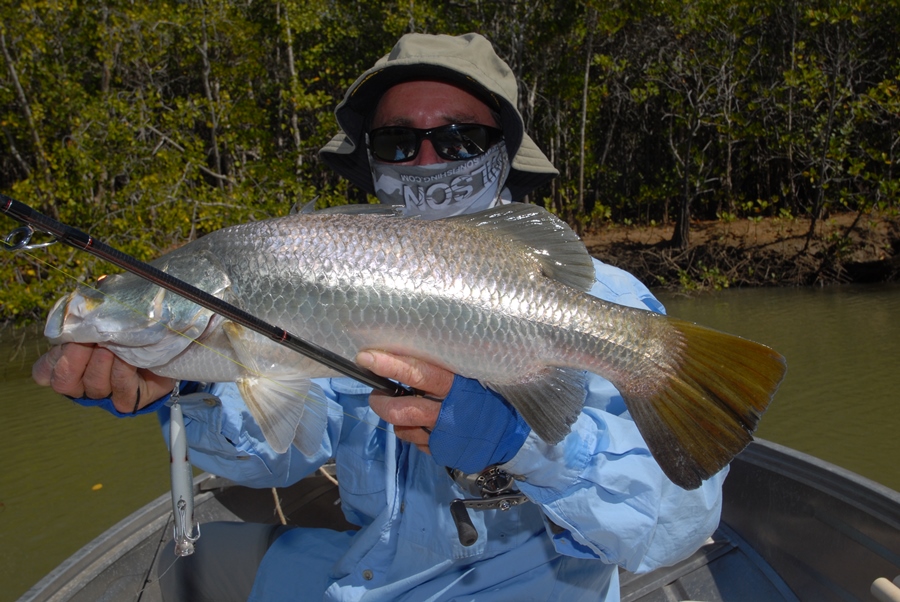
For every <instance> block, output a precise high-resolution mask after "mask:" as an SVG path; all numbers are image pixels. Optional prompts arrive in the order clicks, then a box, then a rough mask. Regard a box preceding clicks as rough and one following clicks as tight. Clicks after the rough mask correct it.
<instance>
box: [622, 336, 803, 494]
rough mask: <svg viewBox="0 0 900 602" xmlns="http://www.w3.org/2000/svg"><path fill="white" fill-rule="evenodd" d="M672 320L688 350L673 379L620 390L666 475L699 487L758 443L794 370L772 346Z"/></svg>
mask: <svg viewBox="0 0 900 602" xmlns="http://www.w3.org/2000/svg"><path fill="white" fill-rule="evenodd" d="M668 322H669V324H670V326H671V327H672V328H673V330H674V332H675V333H676V335H677V336H678V337H679V338H680V339H681V340H682V344H681V345H680V354H676V359H675V360H674V361H672V363H671V366H670V367H669V369H668V370H667V371H666V372H667V375H666V376H665V377H664V378H663V379H662V382H661V383H660V384H658V385H657V386H655V387H652V388H651V387H647V386H646V385H647V383H646V382H638V381H637V379H636V380H635V382H633V383H631V386H627V385H626V386H624V387H620V391H622V394H623V397H624V398H625V401H626V404H627V406H628V409H629V411H630V412H631V415H632V417H633V418H634V421H635V423H636V424H637V426H638V429H639V430H640V431H641V434H642V435H643V436H644V439H645V440H646V441H647V445H648V447H649V448H650V451H651V453H652V454H653V456H654V458H656V460H657V462H658V463H659V465H660V466H661V467H662V469H663V472H664V473H665V474H666V476H667V477H669V479H670V480H671V481H672V482H674V483H675V484H677V485H679V486H680V487H683V488H684V489H696V488H697V487H699V486H700V484H701V483H702V481H703V480H704V479H707V478H709V477H711V476H712V475H714V474H716V473H717V472H719V471H720V470H721V469H722V468H724V467H725V466H726V465H728V463H729V462H731V460H732V459H733V458H734V456H735V455H737V454H738V453H739V452H740V451H741V450H742V449H744V447H746V446H747V444H749V443H750V441H751V440H752V437H751V434H752V433H753V431H755V430H756V427H757V425H758V424H759V420H760V418H761V417H762V415H763V413H764V412H765V411H766V408H767V407H768V405H769V402H770V401H771V400H772V397H773V396H774V394H775V391H776V390H777V389H778V385H779V384H780V383H781V380H782V378H783V377H784V374H785V371H786V365H785V360H784V358H783V357H782V356H781V355H779V354H778V353H776V352H775V351H773V350H772V349H770V348H769V347H766V346H765V345H761V344H759V343H754V342H753V341H748V340H746V339H743V338H740V337H736V336H733V335H729V334H725V333H722V332H718V331H716V330H711V329H709V328H704V327H702V326H698V325H696V324H692V323H690V322H685V321H682V320H676V319H671V318H670V319H668ZM622 389H625V390H622Z"/></svg>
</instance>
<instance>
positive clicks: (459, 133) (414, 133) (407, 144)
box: [369, 123, 503, 163]
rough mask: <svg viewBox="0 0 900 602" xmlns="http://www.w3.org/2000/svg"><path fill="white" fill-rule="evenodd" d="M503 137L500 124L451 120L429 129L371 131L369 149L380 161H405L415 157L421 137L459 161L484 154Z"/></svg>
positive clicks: (395, 128)
mask: <svg viewBox="0 0 900 602" xmlns="http://www.w3.org/2000/svg"><path fill="white" fill-rule="evenodd" d="M502 139H503V132H501V131H500V130H498V129H497V128H492V127H489V126H486V125H479V124H477V123H451V124H448V125H442V126H440V127H436V128H431V129H428V130H420V129H418V128H410V127H403V126H390V127H384V128H376V129H374V130H372V131H371V132H369V149H370V150H371V151H372V156H374V157H375V158H376V159H378V160H379V161H384V162H385V163H402V162H404V161H412V160H413V159H415V158H416V155H418V154H419V149H420V148H421V147H422V140H430V141H431V145H432V146H433V147H434V150H435V152H437V154H438V156H439V157H441V158H442V159H446V160H448V161H459V160H462V159H471V158H473V157H477V156H479V155H483V154H484V153H486V152H487V151H488V149H489V148H491V147H492V146H493V145H494V144H496V143H497V142H499V141H500V140H502Z"/></svg>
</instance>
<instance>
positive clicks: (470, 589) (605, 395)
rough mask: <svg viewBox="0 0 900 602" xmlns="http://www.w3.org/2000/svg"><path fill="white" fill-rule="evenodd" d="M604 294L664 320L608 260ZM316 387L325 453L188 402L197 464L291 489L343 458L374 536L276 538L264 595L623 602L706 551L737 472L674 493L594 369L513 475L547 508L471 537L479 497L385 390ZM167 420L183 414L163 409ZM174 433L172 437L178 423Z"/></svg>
mask: <svg viewBox="0 0 900 602" xmlns="http://www.w3.org/2000/svg"><path fill="white" fill-rule="evenodd" d="M595 266H596V272H597V283H596V284H595V286H594V288H593V289H592V291H591V292H592V294H594V295H596V296H598V297H601V298H603V299H606V300H608V301H612V302H615V303H619V304H623V305H629V306H632V307H642V308H649V309H652V310H655V311H662V307H661V305H660V304H659V302H658V301H656V299H655V298H653V296H652V295H651V294H650V292H649V291H648V290H647V289H646V288H645V287H644V286H643V285H641V284H640V283H639V282H638V281H637V280H635V279H634V278H633V277H632V276H630V275H629V274H627V273H626V272H623V271H621V270H618V269H616V268H613V267H611V266H608V265H605V264H602V263H599V262H596V263H595ZM317 383H318V384H319V385H320V386H321V387H322V389H323V390H324V391H325V394H326V397H327V398H328V400H329V408H328V428H327V432H326V436H325V438H324V440H323V442H322V446H321V448H320V449H319V451H318V453H317V454H315V455H314V456H313V457H306V456H304V455H303V454H302V453H300V452H299V451H298V450H297V449H295V448H293V447H292V448H291V450H290V451H289V452H287V453H285V454H276V453H275V452H274V451H273V450H272V449H271V448H270V447H269V446H268V445H267V444H266V443H265V440H264V438H263V436H262V434H261V431H260V429H259V427H258V426H257V425H256V424H255V423H254V422H253V419H252V418H251V416H250V414H249V411H248V410H247V408H246V406H245V405H244V403H243V401H242V400H241V398H240V396H239V394H238V393H237V389H236V387H235V386H234V385H233V384H230V383H218V384H216V385H213V386H212V390H211V392H213V393H215V394H216V395H218V396H219V398H220V399H221V402H222V403H221V404H220V405H216V406H203V405H199V406H188V407H186V408H185V414H186V428H187V434H188V439H189V442H190V445H191V461H192V462H193V463H194V464H195V465H196V466H198V467H200V468H202V469H204V470H208V471H210V472H213V473H215V474H218V475H220V476H225V477H228V478H230V479H232V480H234V481H236V482H238V483H242V484H245V485H249V486H255V487H273V486H286V485H290V484H292V483H295V482H297V481H298V480H299V479H301V478H303V477H304V476H306V475H308V474H310V473H311V472H313V471H314V470H315V469H316V468H317V467H318V466H320V465H321V464H322V463H323V462H325V461H326V460H328V459H329V458H331V457H333V458H335V461H336V467H337V476H338V481H339V483H340V497H341V507H342V508H343V511H344V513H345V515H346V516H347V518H348V520H349V521H350V522H352V523H354V524H356V525H359V526H360V527H361V529H360V530H359V531H358V532H351V533H339V532H336V531H330V530H322V529H294V530H291V531H288V532H287V533H285V534H284V535H282V536H281V537H280V538H279V539H278V540H276V541H275V543H274V544H273V546H272V547H271V548H270V550H269V552H268V553H267V554H266V556H265V558H264V560H263V562H262V565H261V566H260V568H259V571H258V573H257V578H256V582H255V584H254V590H253V595H252V596H251V599H252V600H266V601H271V600H282V599H284V600H294V599H296V598H297V595H298V592H302V593H303V599H319V598H320V597H321V598H323V599H326V600H415V601H421V600H470V599H477V600H495V599H496V600H510V599H520V600H579V599H585V600H592V601H596V600H598V599H599V600H618V599H619V593H618V576H617V570H616V565H620V566H623V567H625V568H626V569H628V570H630V571H635V572H639V571H647V570H652V569H653V568H656V567H658V566H662V565H666V564H671V563H673V562H676V561H678V560H680V559H681V558H683V557H685V556H686V555H688V554H690V553H692V552H693V551H694V550H695V549H697V548H698V547H699V546H700V545H701V544H702V543H703V542H704V541H705V540H706V539H707V537H709V535H710V534H712V532H713V530H714V529H715V527H716V525H717V524H718V521H719V514H720V511H721V485H722V480H723V479H724V476H725V473H726V472H727V471H722V473H720V474H718V475H716V476H715V477H713V478H711V479H709V480H708V481H706V482H705V483H704V484H703V486H701V487H700V488H699V489H697V490H694V491H685V490H683V489H681V488H679V487H677V486H675V485H674V484H672V483H671V482H670V481H669V480H668V479H667V478H666V477H665V476H664V475H663V473H662V471H661V469H660V468H659V466H658V464H657V463H656V462H655V460H654V459H653V458H652V456H651V455H650V452H649V451H648V450H647V447H646V444H645V443H644V440H643V438H642V437H641V435H640V434H639V433H638V430H637V427H636V426H635V424H634V422H633V421H632V420H631V418H630V417H629V416H628V414H627V412H626V410H625V406H624V403H623V401H622V398H621V396H620V395H619V394H618V392H617V391H616V389H615V388H614V387H613V386H612V385H611V384H610V383H609V382H608V381H606V380H604V379H602V378H600V377H598V376H593V375H592V376H591V377H590V378H589V379H588V381H587V384H586V389H587V392H586V403H585V408H584V410H583V411H582V414H581V415H580V417H579V418H578V420H577V421H576V422H575V424H574V425H573V426H572V430H571V433H570V434H569V435H568V436H567V437H566V438H565V439H564V440H563V441H561V442H560V443H559V444H557V445H555V446H550V445H547V444H546V443H544V442H543V441H541V440H540V438H538V437H536V436H535V435H534V434H533V433H532V434H531V435H529V437H528V438H527V440H526V441H525V444H524V445H523V447H522V448H521V449H520V450H519V452H518V453H517V454H516V455H515V457H514V458H513V459H512V460H511V461H509V462H508V463H507V464H505V465H504V466H503V468H504V469H505V470H506V471H507V472H509V473H510V474H512V475H515V476H516V481H517V486H518V488H519V489H520V490H521V491H522V492H523V493H525V494H526V495H527V496H528V498H529V499H530V500H531V501H532V502H533V503H528V504H523V505H520V506H515V507H513V508H512V509H510V510H508V511H505V512H504V511H500V510H489V511H470V516H471V518H472V522H473V523H474V525H475V527H476V529H477V530H478V535H479V537H478V540H477V541H476V543H475V544H474V545H472V546H470V547H465V546H463V545H462V544H460V542H459V540H458V536H457V531H456V527H455V525H454V523H453V520H452V517H451V515H450V510H449V507H450V502H451V501H452V500H453V499H456V498H462V497H468V496H467V494H466V493H465V492H464V491H462V490H461V489H460V488H459V486H458V485H457V484H456V483H455V482H454V481H453V480H452V479H451V478H450V476H449V475H448V474H447V472H446V470H445V469H444V468H443V467H441V466H438V465H437V464H436V463H435V461H434V460H433V459H432V458H431V456H429V455H427V454H424V453H422V452H420V451H419V450H418V449H417V448H416V447H415V446H412V445H409V444H406V443H404V442H403V441H400V440H398V439H397V438H396V437H395V436H394V435H393V432H392V427H391V426H390V425H389V424H387V423H385V422H384V421H383V420H381V419H380V418H379V417H378V416H377V415H376V414H375V413H374V412H373V411H372V410H371V408H370V407H369V405H368V395H369V393H370V391H371V390H370V389H369V388H368V387H366V386H364V385H361V384H359V383H356V382H355V381H352V380H350V379H346V378H334V379H321V380H319V381H317ZM160 417H161V420H162V421H163V423H165V422H167V418H168V412H167V410H166V409H163V410H161V411H160ZM163 430H164V432H167V429H165V428H164V429H163Z"/></svg>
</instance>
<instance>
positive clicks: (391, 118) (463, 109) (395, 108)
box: [372, 81, 498, 165]
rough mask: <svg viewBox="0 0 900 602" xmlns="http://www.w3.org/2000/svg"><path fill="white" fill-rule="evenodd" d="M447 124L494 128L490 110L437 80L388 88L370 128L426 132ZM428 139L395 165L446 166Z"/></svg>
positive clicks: (458, 89) (495, 124) (495, 121)
mask: <svg viewBox="0 0 900 602" xmlns="http://www.w3.org/2000/svg"><path fill="white" fill-rule="evenodd" d="M451 123H459V124H462V123H476V124H480V125H486V126H490V127H498V123H497V120H496V119H495V117H494V114H493V113H492V112H491V109H490V108H489V107H488V106H487V105H486V104H485V103H483V102H482V101H481V100H479V99H478V98H477V97H475V96H473V95H472V94H470V93H469V92H467V91H466V90H464V89H462V88H460V87H458V86H455V85H453V84H448V83H445V82H439V81H410V82H404V83H401V84H397V85H396V86H394V87H392V88H390V89H388V91H387V92H385V93H384V95H383V96H382V97H381V100H379V101H378V106H377V107H376V109H375V115H374V117H373V119H372V129H375V128H380V127H388V126H403V127H413V128H419V129H430V128H435V127H440V126H442V125H448V124H451ZM446 162H447V160H446V159H443V158H441V157H440V156H439V155H438V154H437V153H436V152H435V150H434V147H433V146H432V144H431V141H430V140H423V141H422V144H421V147H420V148H419V152H418V154H417V155H416V156H415V157H414V158H413V159H412V160H411V161H406V162H403V163H399V165H432V164H435V163H446Z"/></svg>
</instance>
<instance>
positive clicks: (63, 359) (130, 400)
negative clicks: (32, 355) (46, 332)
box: [31, 343, 175, 413]
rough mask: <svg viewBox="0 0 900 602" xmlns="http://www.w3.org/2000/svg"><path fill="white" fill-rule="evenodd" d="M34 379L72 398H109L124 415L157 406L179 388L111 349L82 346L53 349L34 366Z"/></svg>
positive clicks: (69, 344) (63, 346)
mask: <svg viewBox="0 0 900 602" xmlns="http://www.w3.org/2000/svg"><path fill="white" fill-rule="evenodd" d="M31 376H32V378H34V382H36V383H37V384H39V385H41V386H49V387H52V388H53V390H54V391H56V392H57V393H61V394H63V395H68V396H70V397H88V398H91V399H103V398H105V397H109V398H110V399H111V400H112V402H113V405H114V406H115V408H116V409H117V410H118V411H120V412H122V413H131V412H134V411H135V410H137V409H140V408H143V407H144V406H146V405H149V404H151V403H153V402H154V401H156V400H157V399H159V398H161V397H162V396H164V395H165V394H167V393H169V392H171V391H172V389H173V387H174V386H175V381H173V380H172V379H171V378H165V377H162V376H157V375H156V374H153V373H151V372H147V371H145V370H138V369H137V368H135V367H134V366H132V365H130V364H127V363H126V362H124V361H122V360H121V359H119V358H118V357H116V356H115V355H114V354H113V353H112V352H111V351H109V350H108V349H104V348H102V347H97V346H96V345H82V344H79V343H66V344H65V345H62V346H55V347H51V348H50V350H49V351H48V352H47V353H45V354H44V355H42V356H41V357H40V358H39V359H38V360H37V361H36V362H35V364H34V366H32V368H31Z"/></svg>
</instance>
